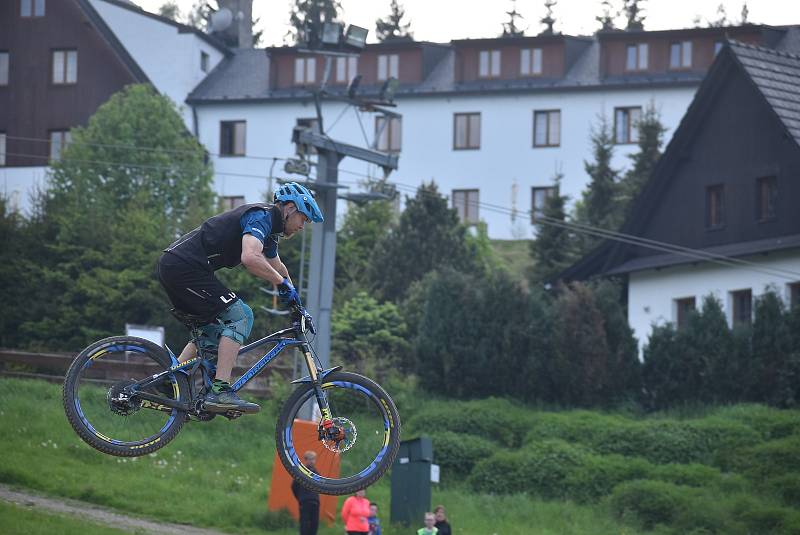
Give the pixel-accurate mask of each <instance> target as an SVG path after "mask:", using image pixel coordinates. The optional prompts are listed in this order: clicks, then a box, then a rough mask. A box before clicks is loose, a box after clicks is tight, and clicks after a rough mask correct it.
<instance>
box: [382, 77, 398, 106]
mask: <svg viewBox="0 0 800 535" xmlns="http://www.w3.org/2000/svg"><path fill="white" fill-rule="evenodd" d="M399 85H400V82H398V81H397V78H395V77H394V76H390V77H389V79H388V80H386V81H385V82H384V83H383V87H381V92H380V94H379V96H378V100H380V101H381V102H394V94H395V92H397V87H398V86H399Z"/></svg>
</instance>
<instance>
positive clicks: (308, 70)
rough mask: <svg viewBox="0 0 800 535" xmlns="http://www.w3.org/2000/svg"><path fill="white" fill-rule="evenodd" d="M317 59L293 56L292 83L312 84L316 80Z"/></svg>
mask: <svg viewBox="0 0 800 535" xmlns="http://www.w3.org/2000/svg"><path fill="white" fill-rule="evenodd" d="M316 74H317V60H316V58H295V60H294V83H295V84H298V85H301V84H313V83H314V82H315V81H316V78H317V76H316Z"/></svg>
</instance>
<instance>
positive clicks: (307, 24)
mask: <svg viewBox="0 0 800 535" xmlns="http://www.w3.org/2000/svg"><path fill="white" fill-rule="evenodd" d="M341 9H342V4H341V2H340V1H339V0H294V5H293V6H292V9H291V11H290V12H289V26H291V29H290V30H289V32H288V33H287V36H291V37H292V39H293V40H294V44H295V45H297V44H300V43H302V42H305V40H307V39H308V38H309V37H310V36H309V35H308V32H309V31H310V32H311V33H312V34H313V35H321V34H322V26H323V24H325V23H326V22H335V21H336V19H337V18H338V16H339V12H340V11H341Z"/></svg>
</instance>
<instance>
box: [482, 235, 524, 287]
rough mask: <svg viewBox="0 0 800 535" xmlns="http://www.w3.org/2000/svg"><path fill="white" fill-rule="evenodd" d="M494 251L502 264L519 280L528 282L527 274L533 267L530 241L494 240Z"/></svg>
mask: <svg viewBox="0 0 800 535" xmlns="http://www.w3.org/2000/svg"><path fill="white" fill-rule="evenodd" d="M491 244H492V249H494V252H495V254H497V256H498V258H499V259H500V262H501V264H502V265H503V266H505V268H506V269H507V270H508V272H509V273H511V275H512V276H513V277H514V278H515V279H518V280H527V278H528V277H527V273H528V271H529V270H530V268H531V266H532V265H533V260H532V259H531V254H530V250H529V248H530V240H492V241H491Z"/></svg>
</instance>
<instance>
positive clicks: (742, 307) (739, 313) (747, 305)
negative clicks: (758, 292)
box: [731, 290, 753, 327]
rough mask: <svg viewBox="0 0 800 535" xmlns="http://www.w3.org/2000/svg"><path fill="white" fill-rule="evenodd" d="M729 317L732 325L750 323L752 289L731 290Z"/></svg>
mask: <svg viewBox="0 0 800 535" xmlns="http://www.w3.org/2000/svg"><path fill="white" fill-rule="evenodd" d="M731 317H732V319H733V326H734V327H736V326H737V325H750V323H751V322H752V319H753V292H752V290H738V291H736V292H731Z"/></svg>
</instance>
